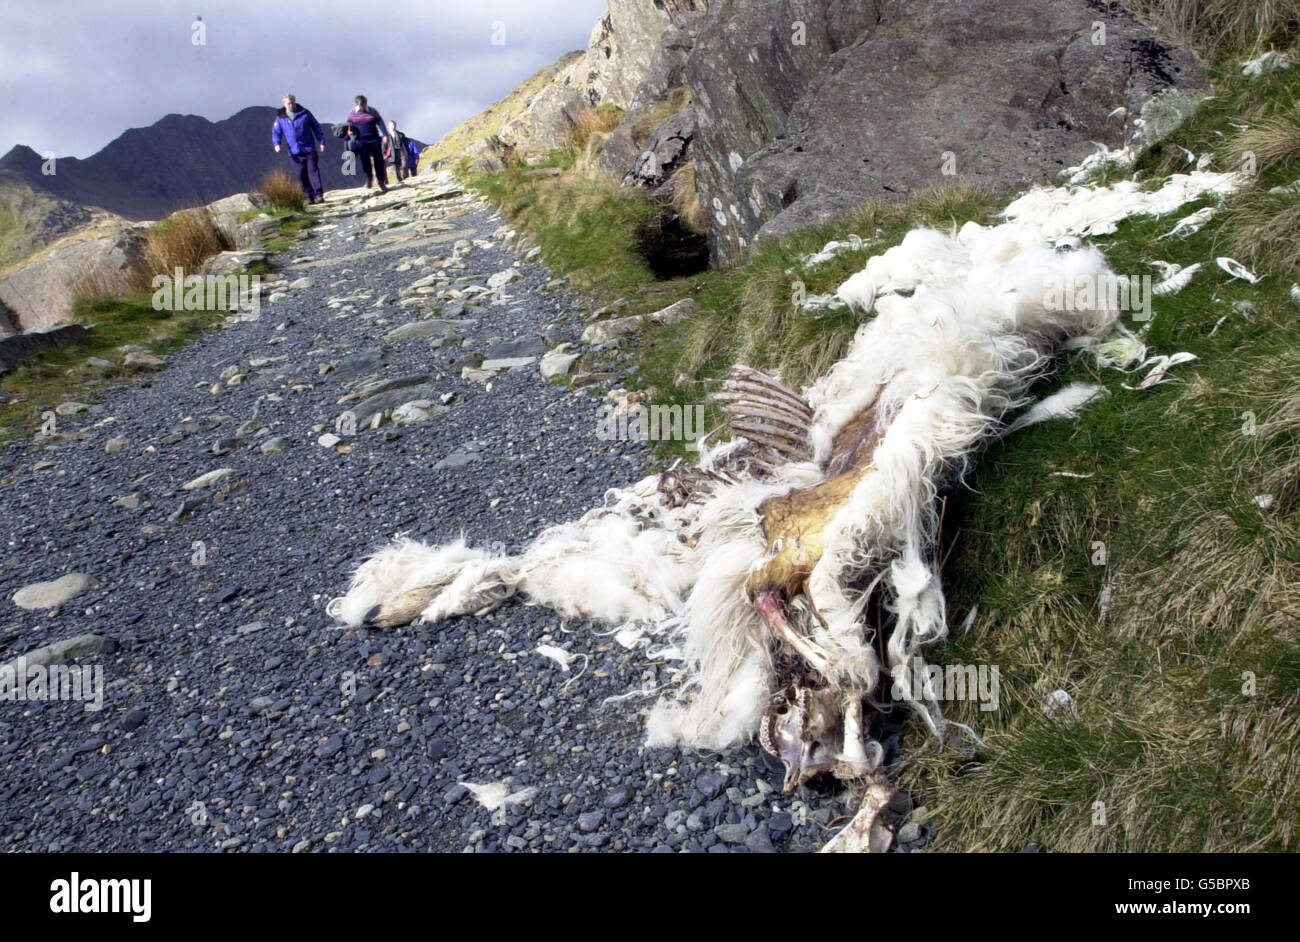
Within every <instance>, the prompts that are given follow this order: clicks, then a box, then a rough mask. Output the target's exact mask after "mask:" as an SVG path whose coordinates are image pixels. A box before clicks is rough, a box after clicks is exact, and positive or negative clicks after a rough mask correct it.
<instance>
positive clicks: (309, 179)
mask: <svg viewBox="0 0 1300 942" xmlns="http://www.w3.org/2000/svg"><path fill="white" fill-rule="evenodd" d="M289 158H290V159H291V160H292V161H293V162H294V164H296V165H297V167H298V182H299V183H301V184H302V192H303V194H304V195H306V197H307V199H309V200H318V199H320V198H321V197H322V196H323V195H324V191H323V190H322V189H321V185H320V167H319V166H318V164H317V161H316V151H315V150H307V151H303V152H302V153H301V154H290V155H289Z"/></svg>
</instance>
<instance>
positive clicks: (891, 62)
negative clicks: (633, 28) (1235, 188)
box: [686, 0, 1205, 265]
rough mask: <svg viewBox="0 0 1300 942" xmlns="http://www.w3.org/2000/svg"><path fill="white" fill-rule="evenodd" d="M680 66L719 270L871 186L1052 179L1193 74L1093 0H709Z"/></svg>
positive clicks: (1005, 184)
mask: <svg viewBox="0 0 1300 942" xmlns="http://www.w3.org/2000/svg"><path fill="white" fill-rule="evenodd" d="M1096 24H1100V26H1098V25H1096ZM686 78H687V82H688V83H689V85H690V88H691V92H692V96H693V99H694V102H695V112H696V129H695V137H694V141H693V143H692V148H693V151H694V162H695V168H696V186H697V190H698V192H699V195H700V200H701V204H702V205H703V207H704V209H705V210H706V212H707V213H708V215H709V220H710V221H709V226H710V231H709V243H710V251H711V258H712V261H713V263H714V264H715V265H727V264H732V263H735V262H739V261H741V260H743V259H744V258H745V257H746V255H747V254H748V252H749V250H750V249H751V248H752V246H753V243H754V241H755V239H757V238H762V237H765V236H769V235H777V234H781V233H785V232H789V231H792V230H794V229H798V228H802V227H805V226H809V225H814V224H816V223H819V222H822V221H824V220H826V219H828V218H831V217H834V216H836V215H839V214H842V213H844V212H845V211H847V210H849V209H851V208H852V207H853V206H855V205H857V204H859V203H861V202H862V201H863V200H865V199H868V198H877V199H883V200H899V199H903V198H905V197H906V196H907V195H908V194H910V193H912V192H914V191H916V190H919V189H921V188H924V187H926V186H929V185H932V184H939V183H942V182H945V181H953V180H959V181H966V182H970V183H974V184H978V185H982V186H985V187H988V188H991V189H995V190H1013V189H1017V188H1021V187H1024V186H1026V185H1028V184H1031V183H1034V182H1043V181H1047V180H1050V179H1051V178H1052V177H1053V176H1054V175H1055V174H1056V173H1057V172H1058V171H1060V170H1061V169H1063V168H1065V167H1067V166H1069V165H1072V164H1077V163H1078V162H1079V161H1081V160H1082V159H1083V158H1084V157H1085V156H1087V155H1088V154H1090V153H1092V152H1093V151H1094V150H1095V147H1094V144H1093V142H1094V141H1096V142H1101V143H1104V144H1107V145H1108V146H1111V147H1117V146H1120V145H1122V144H1125V143H1129V142H1131V141H1132V140H1133V139H1134V138H1135V136H1136V134H1137V130H1138V127H1137V125H1136V124H1135V123H1134V119H1135V118H1137V117H1138V116H1139V115H1140V114H1141V110H1142V106H1143V104H1144V103H1145V102H1146V101H1147V100H1149V99H1150V98H1151V97H1152V96H1153V95H1155V94H1157V93H1159V92H1161V91H1162V90H1164V89H1166V88H1169V87H1171V86H1178V87H1184V88H1200V87H1202V86H1203V84H1204V81H1205V78H1204V70H1203V69H1202V67H1201V66H1200V64H1199V62H1198V61H1197V60H1196V58H1195V56H1194V55H1192V54H1191V53H1190V52H1187V51H1185V50H1181V49H1177V48H1173V47H1170V46H1167V45H1165V44H1163V43H1161V42H1160V41H1158V40H1157V39H1156V37H1155V36H1154V35H1153V33H1152V32H1151V31H1150V30H1149V29H1147V28H1146V27H1143V26H1141V25H1140V24H1138V23H1137V22H1136V21H1135V20H1134V19H1133V18H1132V17H1131V16H1129V15H1128V14H1127V13H1124V12H1122V11H1118V10H1108V9H1107V8H1105V7H1102V6H1101V5H1099V4H1096V3H1092V2H1089V0H999V2H997V3H989V2H988V0H931V2H926V3H909V2H904V0H862V2H847V0H798V2H796V0H745V2H743V3H742V2H736V0H731V2H715V3H714V4H712V5H711V7H710V10H709V14H708V17H707V19H706V22H705V24H704V26H703V27H702V29H701V30H700V32H699V34H698V35H697V36H696V38H695V43H694V46H693V49H692V51H691V53H690V56H689V58H688V60H687V64H686ZM1119 108H1123V109H1126V110H1125V111H1124V112H1120V113H1117V112H1116V109H1119ZM1112 115H1113V117H1112Z"/></svg>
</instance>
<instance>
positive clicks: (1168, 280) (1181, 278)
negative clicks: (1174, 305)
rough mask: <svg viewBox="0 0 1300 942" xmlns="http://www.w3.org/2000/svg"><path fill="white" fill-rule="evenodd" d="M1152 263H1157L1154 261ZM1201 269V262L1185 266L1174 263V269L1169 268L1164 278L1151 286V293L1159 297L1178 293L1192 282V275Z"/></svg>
mask: <svg viewBox="0 0 1300 942" xmlns="http://www.w3.org/2000/svg"><path fill="white" fill-rule="evenodd" d="M1152 264H1155V263H1154V262H1153V263H1152ZM1200 270H1201V263H1200V262H1196V263H1194V264H1192V265H1188V266H1187V267H1186V268H1183V267H1182V266H1180V265H1174V266H1173V267H1172V270H1168V271H1167V272H1166V274H1165V276H1164V278H1163V279H1161V280H1160V281H1159V282H1157V283H1156V284H1155V285H1153V286H1152V288H1151V293H1152V294H1154V295H1156V296H1157V297H1163V296H1165V295H1168V294H1177V293H1178V292H1179V291H1182V290H1183V289H1184V288H1186V287H1187V286H1188V285H1190V284H1191V283H1192V276H1193V275H1195V274H1196V273H1197V272H1198V271H1200Z"/></svg>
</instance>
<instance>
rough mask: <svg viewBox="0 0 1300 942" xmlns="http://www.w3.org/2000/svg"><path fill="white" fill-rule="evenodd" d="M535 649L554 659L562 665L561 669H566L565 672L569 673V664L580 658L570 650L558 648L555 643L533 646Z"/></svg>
mask: <svg viewBox="0 0 1300 942" xmlns="http://www.w3.org/2000/svg"><path fill="white" fill-rule="evenodd" d="M533 650H534V651H536V652H537V653H538V654H540V655H541V656H542V657H544V658H548V659H549V660H552V661H554V662H555V663H556V664H558V665H560V670H562V671H564V672H565V673H568V670H569V665H570V664H572V663H573V662H574V661H575V660H577V658H578V655H576V654H571V653H570V652H568V651H566V650H564V648H557V647H556V646H555V645H553V644H539V645H538V646H537V647H535V648H533Z"/></svg>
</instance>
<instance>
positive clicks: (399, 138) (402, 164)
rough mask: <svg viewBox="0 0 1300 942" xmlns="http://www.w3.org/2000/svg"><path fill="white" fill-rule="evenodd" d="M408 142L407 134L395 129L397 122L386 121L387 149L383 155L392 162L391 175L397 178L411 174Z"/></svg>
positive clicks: (400, 178)
mask: <svg viewBox="0 0 1300 942" xmlns="http://www.w3.org/2000/svg"><path fill="white" fill-rule="evenodd" d="M408 143H410V142H409V140H408V138H407V136H406V135H405V134H403V133H402V132H401V131H399V130H397V122H396V121H389V122H388V150H387V151H386V152H385V153H384V156H385V157H386V158H388V159H390V160H392V162H393V176H395V177H397V179H398V180H405V179H406V178H407V177H409V176H410V175H411V171H410V162H411V152H410V150H408V149H407V144H408Z"/></svg>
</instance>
